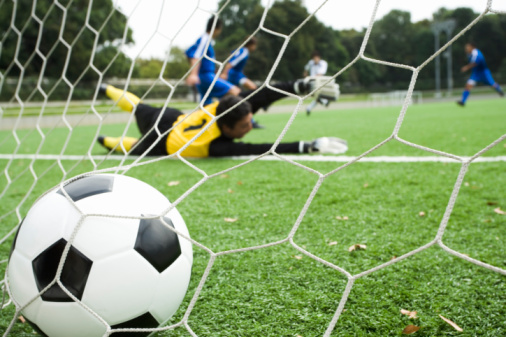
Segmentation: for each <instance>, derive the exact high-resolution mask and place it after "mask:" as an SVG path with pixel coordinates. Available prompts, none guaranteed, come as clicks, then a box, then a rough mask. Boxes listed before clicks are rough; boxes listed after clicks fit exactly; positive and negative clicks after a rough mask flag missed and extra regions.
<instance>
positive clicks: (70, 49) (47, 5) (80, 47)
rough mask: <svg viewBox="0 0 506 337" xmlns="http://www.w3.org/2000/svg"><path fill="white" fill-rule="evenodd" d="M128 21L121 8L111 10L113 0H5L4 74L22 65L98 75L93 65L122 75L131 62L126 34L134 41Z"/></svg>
mask: <svg viewBox="0 0 506 337" xmlns="http://www.w3.org/2000/svg"><path fill="white" fill-rule="evenodd" d="M32 9H33V13H34V16H35V17H36V18H37V20H35V19H34V17H32V16H31V14H32ZM111 12H112V14H111ZM126 22H127V20H126V17H125V16H124V15H123V14H122V13H120V12H118V11H113V4H112V1H95V2H93V3H92V5H91V7H90V2H89V1H88V0H74V1H70V0H61V1H54V2H53V1H51V0H39V1H36V2H34V1H31V0H18V1H16V2H3V7H2V10H0V38H1V39H2V41H3V46H2V50H1V53H2V54H1V55H0V69H1V71H2V73H3V74H4V75H5V76H12V75H16V74H18V73H19V72H21V71H24V72H25V75H28V76H41V77H52V78H60V77H64V78H66V79H68V80H69V81H71V82H74V81H76V80H79V79H90V78H93V77H96V74H95V72H94V71H93V70H92V69H91V65H95V66H97V67H98V68H99V71H104V70H106V75H108V76H121V77H124V76H126V75H127V74H128V69H129V64H128V62H126V57H125V56H124V55H123V53H122V52H121V51H120V45H121V41H122V40H123V36H124V35H125V41H124V43H125V44H128V43H131V42H133V39H132V31H131V29H130V28H127V26H126ZM13 27H15V29H14V28H13ZM16 30H17V31H20V32H21V34H19V35H18V34H17V33H16ZM93 30H94V31H100V33H99V34H96V33H95V32H94V31H93ZM125 32H126V33H125ZM14 60H17V62H14ZM116 61H117V62H118V63H117V64H111V62H116ZM18 64H19V65H18Z"/></svg>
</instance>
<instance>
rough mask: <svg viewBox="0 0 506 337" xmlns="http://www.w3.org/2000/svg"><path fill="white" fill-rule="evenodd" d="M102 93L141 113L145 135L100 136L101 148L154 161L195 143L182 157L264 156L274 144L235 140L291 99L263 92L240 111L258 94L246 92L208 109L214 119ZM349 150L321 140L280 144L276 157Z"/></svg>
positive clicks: (290, 86) (297, 87) (297, 85)
mask: <svg viewBox="0 0 506 337" xmlns="http://www.w3.org/2000/svg"><path fill="white" fill-rule="evenodd" d="M274 87H276V88H277V89H280V90H283V91H286V92H290V93H294V94H304V93H307V92H309V91H310V89H311V85H310V83H309V82H308V81H304V80H297V81H292V82H283V83H280V84H278V85H275V86H274ZM100 90H101V92H104V93H105V94H106V96H107V97H109V98H111V99H112V100H115V101H117V104H118V106H119V107H120V108H122V109H123V110H125V111H129V112H133V111H134V110H135V117H136V120H137V126H138V128H139V131H140V133H141V134H142V138H141V139H140V140H139V139H137V138H133V137H123V139H122V138H121V137H107V136H99V137H98V142H99V143H100V144H102V145H103V146H104V147H106V148H107V149H109V150H112V149H115V150H116V151H117V152H121V153H122V152H123V148H124V150H126V151H128V152H129V153H130V154H133V155H141V154H144V153H146V154H147V155H149V156H164V155H167V154H169V155H170V154H173V153H176V152H177V151H179V150H180V149H181V148H183V147H184V146H186V145H187V144H188V143H189V144H188V146H187V147H186V148H185V149H184V150H183V151H182V152H181V155H182V156H183V157H194V158H203V157H224V156H240V155H258V154H263V153H266V152H267V151H269V150H270V149H271V148H272V145H273V144H272V143H263V144H250V143H243V142H238V141H235V140H237V139H241V138H243V137H244V136H245V135H246V134H247V133H248V132H249V131H251V129H252V125H251V119H252V117H253V113H255V112H256V111H258V110H259V109H260V108H261V107H263V106H266V105H269V104H271V103H273V102H275V101H276V100H278V99H281V98H283V97H285V96H286V95H285V94H283V93H280V92H277V91H274V90H271V89H269V88H263V89H261V90H260V91H259V92H257V93H256V94H255V95H253V96H251V97H250V98H248V100H247V101H244V102H242V103H240V104H239V105H237V104H238V103H239V102H240V101H241V100H242V97H247V96H248V95H249V94H251V93H252V91H245V92H242V93H241V95H240V96H233V95H227V96H225V97H223V98H222V99H221V100H220V101H218V102H214V103H212V104H209V105H206V106H205V110H206V111H207V112H208V113H206V111H204V110H197V111H194V112H193V113H191V114H189V115H185V114H183V113H182V112H181V111H179V110H177V109H173V108H169V107H167V108H165V109H163V108H156V107H152V106H150V105H146V104H143V103H141V100H140V98H139V97H137V96H135V95H134V94H132V93H129V92H124V91H123V90H121V89H118V88H115V87H113V86H112V85H105V84H103V85H101V86H100ZM241 96H242V97H241ZM236 105H237V106H236ZM232 107H234V108H233V109H232V110H230V111H228V112H227V113H226V114H224V115H223V116H222V117H220V118H219V119H217V120H216V122H215V123H211V121H212V120H213V119H212V118H211V116H210V115H213V116H220V115H221V114H223V113H224V112H226V111H227V110H229V109H230V108H232ZM160 115H161V116H160ZM209 124H211V125H210V126H209V127H208V128H207V130H206V131H204V132H203V133H202V134H201V135H200V136H199V137H198V138H196V139H195V140H194V141H193V142H191V143H190V140H192V139H193V137H195V136H196V135H197V134H198V133H199V132H201V131H202V129H204V128H205V127H207V126H208V125H209ZM157 131H158V132H159V133H160V134H161V136H159V134H158V133H157ZM120 142H122V146H120ZM347 149H348V148H347V144H346V141H344V140H342V139H338V138H333V137H321V138H318V139H315V140H313V141H311V142H305V141H299V142H291V143H280V144H278V146H277V147H276V149H275V151H276V152H277V153H313V152H319V153H333V154H338V153H343V152H345V151H346V150H347Z"/></svg>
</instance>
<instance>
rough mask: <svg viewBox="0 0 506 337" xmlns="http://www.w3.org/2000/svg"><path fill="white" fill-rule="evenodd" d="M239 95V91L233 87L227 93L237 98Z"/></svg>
mask: <svg viewBox="0 0 506 337" xmlns="http://www.w3.org/2000/svg"><path fill="white" fill-rule="evenodd" d="M240 93H241V89H240V88H239V87H237V86H235V85H234V86H233V87H232V88H230V90H229V91H228V93H227V94H229V95H234V96H239V94H240Z"/></svg>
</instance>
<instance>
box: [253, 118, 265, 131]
mask: <svg viewBox="0 0 506 337" xmlns="http://www.w3.org/2000/svg"><path fill="white" fill-rule="evenodd" d="M251 124H252V125H253V129H265V126H263V125H260V124H258V122H257V121H256V120H254V119H253V120H252V121H251Z"/></svg>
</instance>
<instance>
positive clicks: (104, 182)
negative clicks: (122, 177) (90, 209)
mask: <svg viewBox="0 0 506 337" xmlns="http://www.w3.org/2000/svg"><path fill="white" fill-rule="evenodd" d="M113 184H114V177H113V176H106V175H94V176H86V177H83V178H80V179H77V180H74V181H72V182H70V183H68V184H67V185H65V186H64V187H63V188H64V189H65V192H67V194H68V195H69V197H70V198H71V199H72V200H73V201H74V202H75V201H78V200H81V199H84V198H87V197H91V196H93V195H97V194H102V193H107V192H111V191H112V187H113ZM56 193H58V194H61V195H63V196H65V194H64V193H63V191H62V190H61V189H59V190H58V191H57V192H56Z"/></svg>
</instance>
